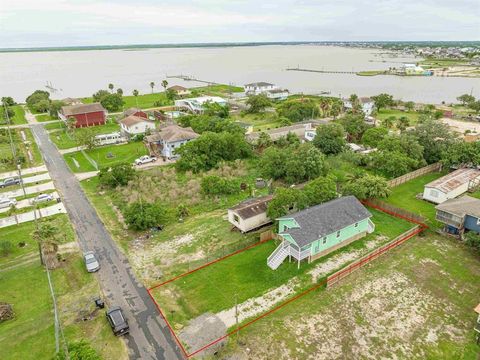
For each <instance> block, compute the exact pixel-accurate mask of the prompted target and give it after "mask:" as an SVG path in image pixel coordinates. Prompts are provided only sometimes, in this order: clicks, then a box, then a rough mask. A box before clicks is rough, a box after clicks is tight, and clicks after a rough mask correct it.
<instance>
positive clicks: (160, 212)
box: [123, 200, 167, 230]
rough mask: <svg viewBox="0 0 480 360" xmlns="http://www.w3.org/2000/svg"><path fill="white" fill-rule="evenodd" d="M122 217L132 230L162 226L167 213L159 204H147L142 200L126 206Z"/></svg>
mask: <svg viewBox="0 0 480 360" xmlns="http://www.w3.org/2000/svg"><path fill="white" fill-rule="evenodd" d="M123 215H124V218H125V222H126V223H127V225H128V227H129V228H131V229H133V230H147V229H149V228H151V227H155V226H162V225H165V222H166V220H167V211H166V209H165V207H164V206H163V205H162V204H161V203H159V202H157V203H148V202H145V201H142V200H139V201H136V202H134V203H132V204H130V205H128V206H127V207H126V208H125V210H124V212H123Z"/></svg>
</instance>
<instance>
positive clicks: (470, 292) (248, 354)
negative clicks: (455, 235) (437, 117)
mask: <svg viewBox="0 0 480 360" xmlns="http://www.w3.org/2000/svg"><path fill="white" fill-rule="evenodd" d="M479 293H480V259H479V257H478V256H475V255H473V254H472V252H471V250H470V249H468V248H466V247H464V246H463V245H462V244H460V243H458V242H457V241H456V240H454V239H449V238H444V237H441V236H438V235H434V234H432V233H429V234H428V236H426V237H415V238H413V239H411V240H409V241H408V242H406V243H405V244H404V245H402V246H401V247H400V248H398V249H396V250H394V251H392V252H390V253H389V254H388V255H385V256H384V257H382V258H380V259H379V260H376V261H374V262H372V263H371V264H370V265H368V266H367V267H365V268H363V269H362V270H359V271H357V272H356V273H354V274H353V275H351V276H350V277H348V278H347V279H345V280H344V281H342V282H341V283H340V284H339V285H338V286H337V287H335V288H333V289H331V290H326V291H325V290H321V291H315V292H314V293H312V294H310V295H308V296H305V297H303V298H301V299H300V300H298V301H295V302H294V303H292V304H289V305H287V306H286V307H284V308H283V309H282V310H280V311H278V312H276V313H274V314H272V315H269V316H268V317H266V318H264V319H262V320H260V321H258V322H257V323H255V324H253V325H252V326H249V327H247V328H245V329H243V330H242V331H241V332H240V344H241V345H237V344H236V343H235V337H233V338H232V339H230V340H229V344H228V346H227V348H226V349H225V350H224V351H222V353H221V354H219V355H220V356H223V355H225V356H226V355H227V354H228V355H232V354H233V353H235V355H236V356H237V357H236V358H237V359H380V358H388V359H392V358H396V359H471V360H474V359H477V356H478V351H479V347H478V346H477V345H475V339H474V333H473V326H474V321H475V319H476V318H475V314H474V312H473V307H474V306H476V304H477V303H478V294H479Z"/></svg>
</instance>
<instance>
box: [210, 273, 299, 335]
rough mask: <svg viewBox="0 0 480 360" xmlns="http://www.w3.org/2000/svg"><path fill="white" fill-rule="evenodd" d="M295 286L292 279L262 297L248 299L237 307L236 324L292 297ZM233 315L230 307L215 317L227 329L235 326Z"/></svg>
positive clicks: (233, 310)
mask: <svg viewBox="0 0 480 360" xmlns="http://www.w3.org/2000/svg"><path fill="white" fill-rule="evenodd" d="M297 284H298V280H297V279H295V278H293V279H291V280H290V281H288V282H287V283H286V284H284V285H282V286H279V287H277V288H275V289H273V290H270V291H268V292H267V293H265V294H263V295H262V296H259V297H256V298H251V299H248V300H247V301H245V302H243V303H241V304H239V305H238V306H237V310H238V322H239V323H241V322H242V321H243V320H245V319H248V318H251V317H254V316H258V315H260V314H262V313H264V312H266V311H267V310H269V309H270V308H271V307H273V306H274V305H275V304H278V303H279V302H281V301H283V300H285V299H286V298H287V297H289V296H290V295H293V294H294V293H295V286H296V285H297ZM235 314H236V309H235V307H232V308H230V309H228V310H224V311H221V312H219V313H217V314H216V315H217V317H218V318H220V320H222V321H223V323H224V324H225V325H226V326H227V327H230V326H233V325H235V324H236V317H235Z"/></svg>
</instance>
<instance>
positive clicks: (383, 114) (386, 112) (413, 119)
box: [376, 109, 420, 125]
mask: <svg viewBox="0 0 480 360" xmlns="http://www.w3.org/2000/svg"><path fill="white" fill-rule="evenodd" d="M390 116H395V117H396V118H397V119H399V118H401V117H402V116H405V117H406V118H407V119H408V120H409V122H410V125H415V124H416V123H417V122H418V117H419V116H420V114H419V113H417V112H416V111H401V110H395V109H381V110H380V111H379V112H378V113H377V116H376V117H377V119H379V120H384V119H386V118H388V117H390ZM394 125H395V124H394Z"/></svg>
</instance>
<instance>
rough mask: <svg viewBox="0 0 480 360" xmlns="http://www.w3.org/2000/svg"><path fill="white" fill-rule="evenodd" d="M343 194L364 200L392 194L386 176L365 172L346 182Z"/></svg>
mask: <svg viewBox="0 0 480 360" xmlns="http://www.w3.org/2000/svg"><path fill="white" fill-rule="evenodd" d="M342 194H343V195H353V196H355V197H357V198H358V199H362V200H363V199H372V198H386V197H387V196H388V195H389V194H390V188H389V187H388V182H387V180H386V179H385V178H384V177H382V176H376V175H370V174H364V175H362V176H360V177H357V178H354V179H352V180H350V181H348V182H347V183H346V184H344V185H343V187H342Z"/></svg>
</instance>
